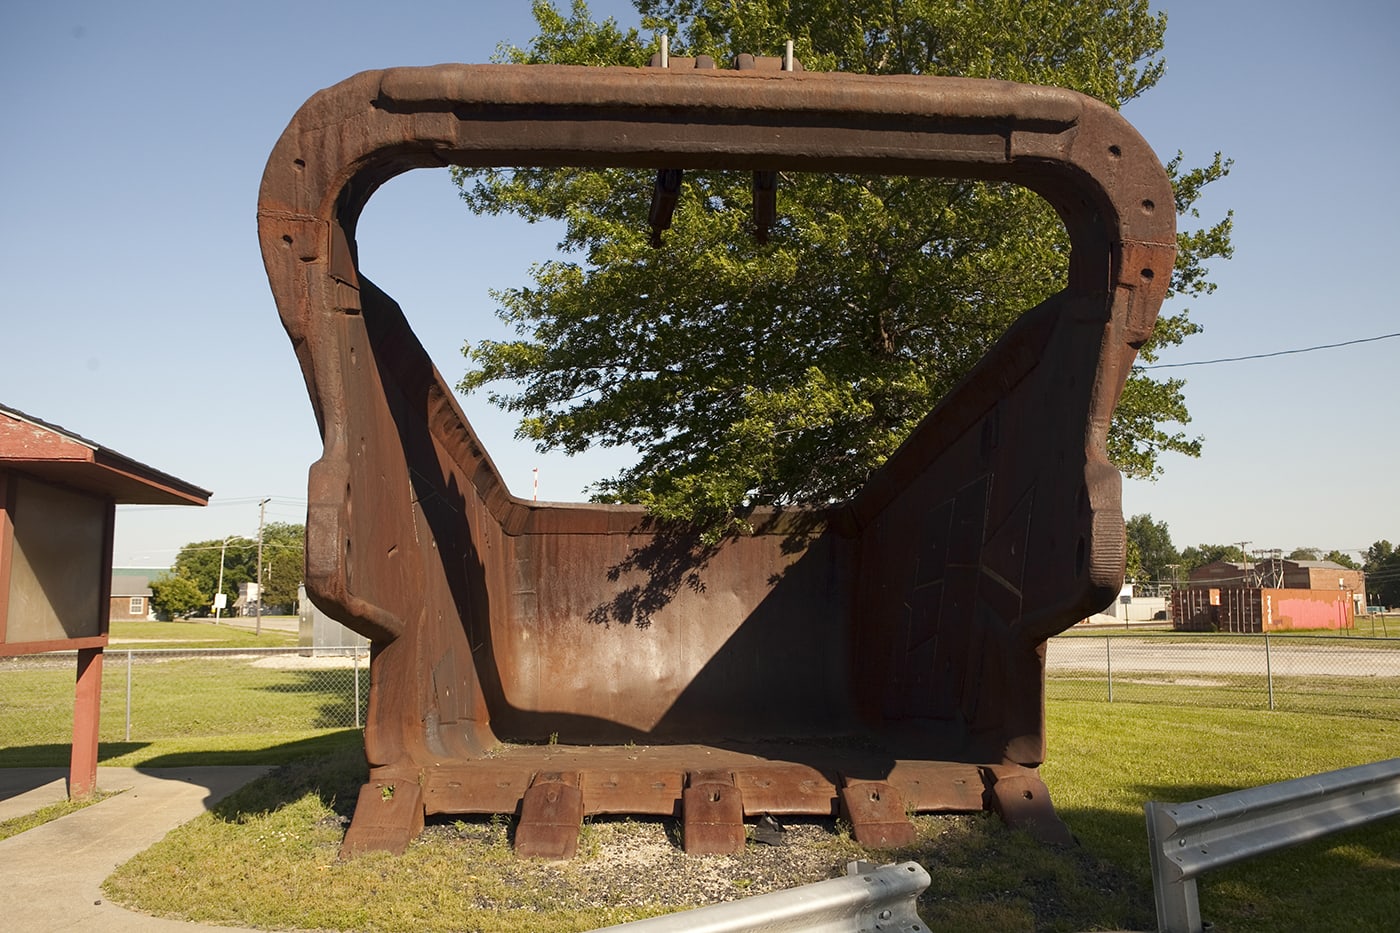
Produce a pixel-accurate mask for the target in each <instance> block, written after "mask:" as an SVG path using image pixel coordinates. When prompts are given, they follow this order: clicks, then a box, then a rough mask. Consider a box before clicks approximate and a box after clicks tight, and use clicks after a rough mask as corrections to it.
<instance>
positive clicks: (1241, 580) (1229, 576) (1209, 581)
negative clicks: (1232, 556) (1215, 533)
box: [1188, 560, 1254, 586]
mask: <svg viewBox="0 0 1400 933" xmlns="http://www.w3.org/2000/svg"><path fill="white" fill-rule="evenodd" d="M1253 569H1254V567H1253V565H1251V564H1242V563H1239V562H1237V561H1233V560H1213V561H1211V562H1210V563H1208V564H1202V565H1201V566H1199V567H1197V568H1196V569H1195V570H1192V571H1191V573H1190V576H1189V577H1188V579H1189V581H1190V584H1189V585H1191V586H1249V585H1250V574H1251V572H1252V571H1253Z"/></svg>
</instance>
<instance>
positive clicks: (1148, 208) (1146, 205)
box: [1142, 199, 1157, 214]
mask: <svg viewBox="0 0 1400 933" xmlns="http://www.w3.org/2000/svg"><path fill="white" fill-rule="evenodd" d="M1156 209H1157V205H1156V204H1154V203H1153V202H1152V201H1150V200H1146V199H1144V200H1143V202H1142V212H1143V213H1144V214H1150V213H1152V212H1153V211H1155V210H1156Z"/></svg>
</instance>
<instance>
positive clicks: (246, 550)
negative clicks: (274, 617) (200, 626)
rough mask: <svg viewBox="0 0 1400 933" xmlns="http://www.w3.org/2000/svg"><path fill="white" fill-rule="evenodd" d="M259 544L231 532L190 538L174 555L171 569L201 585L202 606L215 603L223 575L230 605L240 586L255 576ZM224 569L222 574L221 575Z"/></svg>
mask: <svg viewBox="0 0 1400 933" xmlns="http://www.w3.org/2000/svg"><path fill="white" fill-rule="evenodd" d="M257 555H258V543H257V542H256V541H254V540H252V539H251V538H244V537H241V536H238V535H230V536H229V537H228V538H215V539H213V540H211V541H191V542H190V543H189V544H186V545H185V546H184V547H182V548H180V553H178V554H176V555H175V566H174V567H173V568H172V572H173V573H174V575H175V576H177V577H184V578H185V579H187V580H189V581H190V582H192V583H193V584H194V585H195V586H197V587H198V588H199V592H200V593H201V594H202V595H203V597H204V599H203V602H202V604H201V605H204V606H212V605H213V603H214V594H215V593H217V592H219V579H220V577H221V576H222V578H223V583H224V586H223V593H224V595H225V596H226V597H227V603H228V606H229V607H232V606H233V601H234V600H235V599H237V598H238V585H239V584H240V583H247V582H249V581H251V580H254V579H255V578H256V572H255V571H256V567H257V562H258V556H257ZM220 568H222V571H223V572H222V574H220Z"/></svg>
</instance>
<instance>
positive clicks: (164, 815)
mask: <svg viewBox="0 0 1400 933" xmlns="http://www.w3.org/2000/svg"><path fill="white" fill-rule="evenodd" d="M269 770H270V769H269V768H266V767H260V766H251V767H250V766H243V767H223V768H144V769H139V770H138V769H135V768H98V769H97V786H98V787H99V788H100V789H101V790H104V791H113V790H123V791H124V792H123V793H121V794H118V795H116V796H115V797H110V798H108V799H106V800H104V801H102V802H101V803H99V804H94V805H93V806H90V807H87V808H85V809H83V810H79V811H78V812H77V813H72V814H69V815H68V816H65V817H62V818H60V819H57V820H53V821H52V822H49V823H46V824H44V825H43V826H38V827H35V828H34V829H31V830H29V831H28V832H23V833H20V834H19V835H18V836H12V837H10V838H9V839H6V840H4V841H0V878H3V879H4V885H3V887H0V918H3V919H0V923H2V924H3V926H4V927H5V928H6V929H10V930H23V931H25V933H49V931H54V933H57V931H60V930H64V931H66V930H74V931H90V933H98V931H102V933H105V931H119V933H120V931H156V933H162V931H165V933H173V931H183V933H191V931H221V933H230V931H235V933H236V931H237V929H238V928H236V927H225V926H206V925H202V924H194V923H182V922H179V921H174V920H161V919H158V918H156V917H149V916H147V915H145V914H139V913H135V912H133V911H129V910H126V909H125V908H122V907H118V906H116V905H115V904H109V903H107V901H106V899H105V898H104V897H103V895H102V882H103V880H104V879H105V878H106V877H107V876H108V875H110V874H111V873H112V871H113V870H114V869H115V868H116V867H117V866H118V865H120V864H121V863H122V862H125V861H126V860H127V859H130V858H131V857H132V856H134V855H136V854H137V853H138V852H140V851H141V850H143V849H146V848H148V847H149V846H151V845H154V844H155V843H157V842H159V841H160V840H161V839H163V838H164V837H165V834H166V833H168V832H170V830H172V829H174V828H175V827H177V826H179V825H180V824H182V823H185V822H188V821H189V820H192V819H194V818H195V817H197V816H199V815H200V814H201V813H203V812H205V811H206V810H208V809H210V808H211V807H213V806H214V804H216V803H218V802H219V801H220V800H222V799H223V798H224V797H226V796H228V795H229V794H231V793H232V792H233V791H235V790H237V789H238V788H240V787H242V786H243V785H244V784H246V783H248V782H249V781H251V780H252V779H253V778H256V777H258V776H260V775H262V774H264V773H266V772H267V771H269ZM66 797H67V769H64V768H0V819H8V818H10V817H14V816H20V815H22V814H25V813H32V812H33V811H35V810H37V809H39V808H40V807H42V806H45V805H47V804H50V803H55V802H57V801H60V800H63V799H65V798H66Z"/></svg>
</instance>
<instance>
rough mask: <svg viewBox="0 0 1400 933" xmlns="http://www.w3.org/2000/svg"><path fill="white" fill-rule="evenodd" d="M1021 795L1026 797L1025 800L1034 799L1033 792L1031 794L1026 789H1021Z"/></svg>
mask: <svg viewBox="0 0 1400 933" xmlns="http://www.w3.org/2000/svg"><path fill="white" fill-rule="evenodd" d="M1021 796H1022V797H1024V798H1026V799H1027V800H1034V799H1035V794H1032V793H1031V792H1030V791H1028V790H1023V791H1021Z"/></svg>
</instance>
